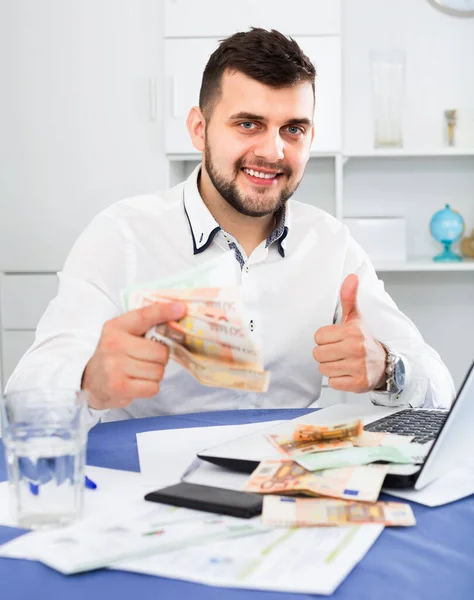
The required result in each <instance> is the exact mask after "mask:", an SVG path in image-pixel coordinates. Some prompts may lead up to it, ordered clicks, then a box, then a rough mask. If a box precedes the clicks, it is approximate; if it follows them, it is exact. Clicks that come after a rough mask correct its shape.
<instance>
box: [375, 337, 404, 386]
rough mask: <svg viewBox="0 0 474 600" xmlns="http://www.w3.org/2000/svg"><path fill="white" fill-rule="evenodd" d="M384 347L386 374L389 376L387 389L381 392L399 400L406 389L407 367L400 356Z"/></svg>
mask: <svg viewBox="0 0 474 600" xmlns="http://www.w3.org/2000/svg"><path fill="white" fill-rule="evenodd" d="M382 346H383V347H384V349H385V353H386V361H385V373H386V374H387V388H386V390H380V391H381V392H382V393H386V394H389V395H390V397H391V398H392V397H395V398H398V396H399V395H400V394H401V393H402V392H403V388H404V387H405V365H404V363H403V359H402V357H401V356H400V355H399V354H397V353H396V352H394V351H393V350H392V349H391V348H389V347H388V346H387V345H385V344H383V343H382ZM377 391H379V390H377Z"/></svg>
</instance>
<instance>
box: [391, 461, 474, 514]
mask: <svg viewBox="0 0 474 600" xmlns="http://www.w3.org/2000/svg"><path fill="white" fill-rule="evenodd" d="M382 491H383V492H385V493H386V494H390V496H396V497H397V498H404V499H405V500H411V501H413V502H418V504H424V505H425V506H441V505H443V504H449V503H450V502H454V501H455V500H459V499H460V498H466V497H467V496H471V495H472V494H474V460H473V459H471V458H468V459H467V460H466V463H465V464H464V465H461V466H458V467H455V468H453V470H452V471H451V472H450V473H447V474H446V475H444V476H443V477H440V478H439V479H437V480H436V481H433V483H430V484H429V485H427V486H426V487H424V488H423V489H421V490H391V489H389V488H384V489H383V490H382Z"/></svg>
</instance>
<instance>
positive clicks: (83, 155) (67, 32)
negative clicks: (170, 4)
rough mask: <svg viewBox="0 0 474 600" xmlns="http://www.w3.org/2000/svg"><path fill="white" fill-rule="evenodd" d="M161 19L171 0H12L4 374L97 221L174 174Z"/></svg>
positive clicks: (7, 4) (0, 307)
mask: <svg viewBox="0 0 474 600" xmlns="http://www.w3.org/2000/svg"><path fill="white" fill-rule="evenodd" d="M160 27H164V2H163V1H162V0H100V1H87V2H84V1H83V0H68V2H63V1H62V0H43V1H42V2H36V1H35V0H5V1H2V2H0V72H1V73H2V82H1V86H2V93H1V94H0V131H1V135H0V277H1V282H0V283H1V300H2V302H1V304H0V313H1V315H2V317H3V318H2V319H0V321H1V322H0V365H1V367H2V370H3V373H1V374H2V375H3V377H2V379H3V381H1V382H0V384H4V383H5V381H6V379H7V377H8V375H9V374H10V373H11V371H12V369H13V367H14V365H15V364H16V362H17V360H18V358H19V357H20V356H21V355H22V354H23V352H24V351H25V350H26V349H27V347H28V346H29V345H30V343H31V341H32V340H33V332H34V329H35V328H36V325H37V322H38V320H39V317H40V316H41V314H42V312H43V311H44V309H45V308H46V305H47V303H48V302H49V300H50V299H51V298H52V297H53V296H54V294H55V286H56V277H55V275H54V273H55V272H56V271H58V270H60V269H61V268H62V265H63V263H64V260H65V258H66V255H67V253H68V252H69V249H70V247H71V246H72V244H73V243H74V241H75V239H76V238H77V237H78V235H79V234H80V232H81V231H82V230H83V229H84V228H85V227H86V225H87V224H88V223H89V222H90V220H91V219H92V218H93V217H94V216H95V215H96V214H97V213H98V212H100V211H101V210H102V209H103V208H105V207H106V206H108V205H109V204H111V203H112V202H115V201H117V200H120V199H122V198H124V197H127V196H132V195H134V194H139V193H147V192H150V191H151V190H155V189H160V188H163V187H165V185H166V179H167V178H166V161H165V158H164V155H163V149H162V146H163V145H162V129H163V127H162V96H161V95H160V94H158V93H157V92H158V90H157V88H158V82H159V81H161V79H162V73H163V50H162V44H163V32H162V30H161V29H160ZM2 274H3V276H2Z"/></svg>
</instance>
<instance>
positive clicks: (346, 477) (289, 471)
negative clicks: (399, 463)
mask: <svg viewBox="0 0 474 600" xmlns="http://www.w3.org/2000/svg"><path fill="white" fill-rule="evenodd" d="M388 470H389V466H388V465H367V466H356V467H345V468H342V469H327V470H324V471H316V472H311V471H307V470H306V469H304V468H303V467H301V466H300V465H298V464H297V463H296V462H294V461H292V460H264V461H262V462H261V463H260V464H259V466H258V467H257V468H256V469H255V471H254V472H253V473H252V475H251V476H250V478H249V480H248V481H247V483H246V484H245V488H244V491H246V492H256V493H260V494H282V495H286V494H288V495H295V494H303V495H307V496H328V497H332V498H343V499H349V500H361V501H366V502H375V501H376V500H377V498H378V497H379V493H380V489H381V488H382V484H383V481H384V479H385V475H386V474H387V472H388Z"/></svg>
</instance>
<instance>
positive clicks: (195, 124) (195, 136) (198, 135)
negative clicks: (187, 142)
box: [186, 106, 206, 152]
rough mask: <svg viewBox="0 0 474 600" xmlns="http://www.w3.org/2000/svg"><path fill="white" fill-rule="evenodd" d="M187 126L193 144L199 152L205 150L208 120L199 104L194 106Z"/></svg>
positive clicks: (187, 120)
mask: <svg viewBox="0 0 474 600" xmlns="http://www.w3.org/2000/svg"><path fill="white" fill-rule="evenodd" d="M186 126H187V128H188V131H189V136H190V137H191V142H192V143H193V146H194V147H195V148H196V150H198V151H199V152H204V146H205V144H204V141H205V131H206V121H205V119H204V115H203V114H202V112H201V109H200V108H199V106H193V107H192V109H191V110H190V111H189V115H188V118H187V119H186Z"/></svg>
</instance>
